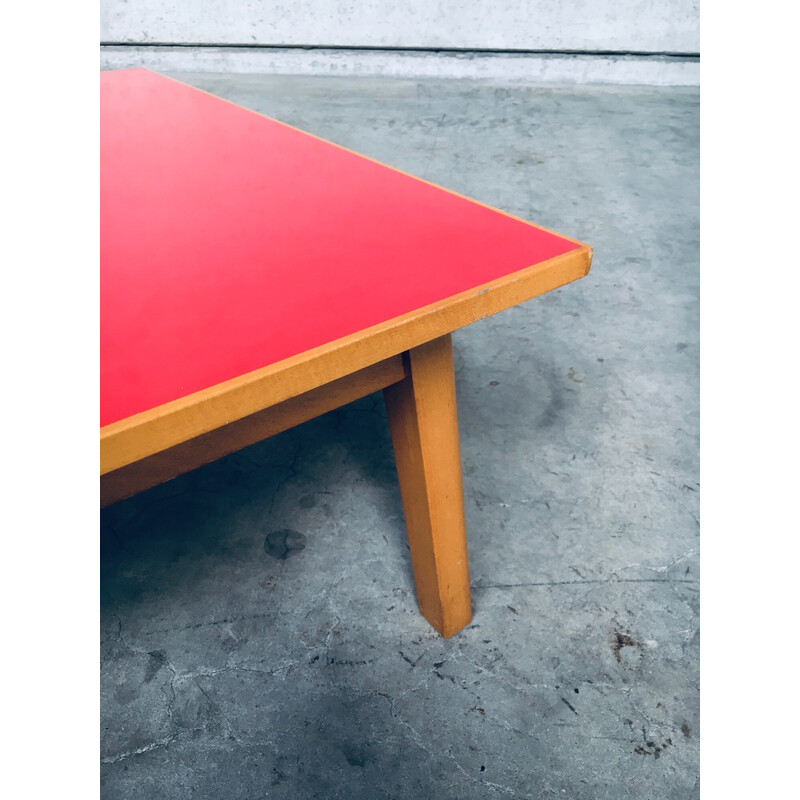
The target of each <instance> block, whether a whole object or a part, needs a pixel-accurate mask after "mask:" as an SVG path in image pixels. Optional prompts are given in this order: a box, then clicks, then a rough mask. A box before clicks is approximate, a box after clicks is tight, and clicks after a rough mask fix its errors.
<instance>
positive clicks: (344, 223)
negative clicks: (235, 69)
mask: <svg viewBox="0 0 800 800" xmlns="http://www.w3.org/2000/svg"><path fill="white" fill-rule="evenodd" d="M100 81H101V107H100V108H101V151H100V158H101V224H100V230H101V241H100V249H101V278H100V294H101V336H100V345H101V421H100V424H101V426H103V425H108V424H110V423H112V422H116V421H118V420H120V419H123V418H125V417H129V416H131V415H133V414H137V413H139V412H142V411H145V410H148V409H150V408H153V407H155V406H158V405H161V404H163V403H166V402H169V401H171V400H176V399H178V398H180V397H183V396H185V395H187V394H191V393H192V392H196V391H199V390H201V389H205V388H207V387H210V386H213V385H215V384H218V383H221V382H222V381H226V380H229V379H231V378H234V377H237V376H239V375H243V374H245V373H247V372H251V371H253V370H256V369H259V368H261V367H265V366H268V365H270V364H273V363H275V362H277V361H280V360H282V359H285V358H287V357H289V356H292V355H296V354H298V353H302V352H304V351H306V350H309V349H311V348H314V347H317V346H319V345H322V344H326V343H328V342H331V341H334V340H336V339H339V338H341V337H343V336H346V335H348V334H352V333H356V332H358V331H360V330H363V329H365V328H368V327H370V326H372V325H375V324H378V323H381V322H385V321H387V320H390V319H392V318H394V317H397V316H400V315H402V314H406V313H408V312H410V311H413V310H415V309H418V308H421V307H423V306H426V305H428V304H430V303H433V302H436V301H439V300H443V299H446V298H448V297H450V296H452V295H455V294H458V293H460V292H463V291H466V290H469V289H472V288H474V287H477V286H480V285H482V284H484V283H487V282H489V281H492V280H494V279H496V278H500V277H502V276H504V275H507V274H509V273H512V272H516V271H518V270H520V269H523V268H525V267H528V266H531V265H533V264H536V263H539V262H541V261H544V260H546V259H548V258H551V257H553V256H556V255H559V254H561V253H564V252H567V251H569V250H573V249H575V248H577V247H578V246H579V245H577V244H576V243H574V242H571V241H569V240H567V239H563V238H561V237H559V236H556V235H555V234H552V233H549V232H547V231H543V230H541V229H540V228H537V227H535V226H533V225H529V224H526V223H524V222H522V221H520V220H517V219H514V218H513V217H510V216H508V215H506V214H503V213H502V212H499V211H495V210H493V209H490V208H487V207H486V206H483V205H480V204H479V203H475V202H472V201H470V200H467V199H465V198H463V197H460V196H458V195H456V194H453V193H451V192H448V191H446V190H444V189H441V188H438V187H436V186H432V185H430V184H428V183H425V182H424V181H421V180H418V179H416V178H413V177H411V176H409V175H406V174H403V173H401V172H398V171H396V170H393V169H391V168H389V167H387V166H385V165H383V164H379V163H377V162H375V161H372V160H370V159H368V158H364V157H362V156H359V155H356V154H355V153H352V152H350V151H348V150H345V149H343V148H341V147H338V146H336V145H333V144H331V143H329V142H326V141H323V140H321V139H318V138H316V137H314V136H312V135H310V134H306V133H303V132H302V131H299V130H297V129H296V128H292V127H289V126H287V125H284V124H282V123H280V122H277V121H275V120H272V119H269V118H266V117H263V116H261V115H259V114H256V113H254V112H252V111H248V110H246V109H244V108H240V107H238V106H236V105H233V104H231V103H228V102H226V101H224V100H221V99H219V98H216V97H213V96H211V95H209V94H206V93H205V92H202V91H199V90H197V89H193V88H191V87H189V86H186V85H184V84H181V83H178V82H177V81H174V80H171V79H169V78H166V77H164V76H161V75H158V74H156V73H153V72H149V71H147V70H143V69H132V70H120V71H115V72H105V73H102V74H101V78H100Z"/></svg>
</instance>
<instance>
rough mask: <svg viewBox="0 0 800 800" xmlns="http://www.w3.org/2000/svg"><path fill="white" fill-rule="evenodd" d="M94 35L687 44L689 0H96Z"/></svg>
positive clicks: (234, 40) (524, 46) (433, 44)
mask: <svg viewBox="0 0 800 800" xmlns="http://www.w3.org/2000/svg"><path fill="white" fill-rule="evenodd" d="M101 38H102V40H103V41H113V42H136V43H140V44H146V43H151V42H168V43H216V44H271V45H328V46H334V47H341V46H352V47H403V48H404V47H423V48H438V47H455V48H465V49H486V48H490V49H501V50H594V51H596V50H603V51H606V50H614V51H626V52H627V51H646V52H673V53H696V52H698V51H699V49H700V43H699V24H698V2H697V0H505V2H503V0H498V1H497V2H487V1H486V0H416V1H415V2H407V3H403V2H397V0H317V1H316V2H314V0H295V1H294V2H293V1H292V0H282V2H271V1H270V0H264V1H262V2H258V0H103V1H102V8H101Z"/></svg>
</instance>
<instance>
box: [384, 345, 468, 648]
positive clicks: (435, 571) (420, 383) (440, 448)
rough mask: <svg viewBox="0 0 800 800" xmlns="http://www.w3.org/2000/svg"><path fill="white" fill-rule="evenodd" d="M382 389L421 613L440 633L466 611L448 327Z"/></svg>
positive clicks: (455, 625) (451, 629)
mask: <svg viewBox="0 0 800 800" xmlns="http://www.w3.org/2000/svg"><path fill="white" fill-rule="evenodd" d="M403 357H404V358H405V359H406V360H407V368H408V369H407V377H406V378H405V379H404V380H402V381H400V383H396V384H394V385H392V386H387V387H386V388H385V389H384V390H383V395H384V399H385V401H386V411H387V414H388V417H389V426H390V428H391V431H392V443H393V445H394V454H395V461H396V463H397V474H398V477H399V480H400V493H401V495H402V498H403V510H404V512H405V518H406V528H407V531H408V541H409V545H410V547H411V563H412V565H413V567H414V580H415V582H416V586H417V602H418V603H419V609H420V611H421V612H422V615H423V616H424V617H425V619H427V620H428V622H430V623H431V625H433V627H434V628H436V630H437V631H439V633H441V634H442V636H445V637H447V636H452V635H453V634H454V633H456V632H457V631H459V630H461V628H463V627H464V626H465V625H466V624H467V623H468V622H469V621H470V619H471V617H472V608H471V606H470V596H469V567H468V564H467V539H466V530H465V525H464V495H463V489H462V483H461V456H460V450H459V444H458V418H457V415H456V385H455V374H454V372H453V348H452V342H451V338H450V334H447V335H446V336H442V337H440V338H438V339H434V340H433V341H432V342H428V343H427V344H424V345H421V346H420V347H415V348H414V349H413V350H409V351H408V352H407V353H405V354H404V356H403Z"/></svg>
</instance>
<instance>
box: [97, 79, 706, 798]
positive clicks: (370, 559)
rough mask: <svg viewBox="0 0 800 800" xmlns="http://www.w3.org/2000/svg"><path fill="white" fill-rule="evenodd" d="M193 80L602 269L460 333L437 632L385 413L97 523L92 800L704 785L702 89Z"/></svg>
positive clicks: (240, 457)
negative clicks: (455, 462) (459, 504)
mask: <svg viewBox="0 0 800 800" xmlns="http://www.w3.org/2000/svg"><path fill="white" fill-rule="evenodd" d="M181 77H182V78H183V79H184V80H187V82H189V83H192V84H193V85H196V86H199V87H201V88H204V89H207V90H208V91H211V92H214V93H217V94H220V95H222V96H224V97H227V98H229V99H231V100H234V101H236V102H238V103H241V104H243V105H245V106H249V107H251V108H254V109H256V110H259V111H262V112H264V113H267V114H270V115H272V116H275V117H277V118H279V119H282V120H284V121H286V122H289V123H292V124H295V125H298V126H300V127H302V128H305V129H307V130H309V131H312V132H314V133H317V134H319V135H322V136H324V137H326V138H329V139H332V140H333V141H335V142H338V143H341V144H343V145H346V146H348V147H351V148H353V149H355V150H358V151H360V152H363V153H365V154H368V155H370V156H373V157H375V158H378V159H380V160H383V161H386V162H388V163H390V164H393V165H395V166H397V167H400V168H401V169H404V170H407V171H409V172H412V173H415V174H418V175H420V176H422V177H425V178H427V179H429V180H432V181H435V182H437V183H441V184H443V185H445V186H447V187H449V188H452V189H455V190H457V191H459V192H462V193H464V194H467V195H470V196H473V197H475V198H477V199H480V200H482V201H485V202H487V203H490V204H492V205H495V206H498V207H499V208H502V209H505V210H508V211H510V212H512V213H515V214H518V215H520V216H522V217H525V218H528V219H531V220H534V221H536V222H538V223H540V224H542V225H544V226H547V227H552V228H554V229H556V230H558V231H560V232H562V233H565V234H567V235H570V236H573V237H575V238H578V239H581V240H583V241H586V242H588V243H590V244H591V245H593V247H594V253H595V256H594V264H593V267H592V271H591V273H590V274H589V276H588V277H587V278H585V279H583V280H581V281H579V282H578V283H575V284H572V285H570V286H567V287H564V288H562V289H560V290H558V291H555V292H552V293H550V294H548V295H545V296H543V297H540V298H537V299H534V300H532V301H530V302H529V303H526V304H524V305H523V306H521V307H518V308H515V309H511V310H509V311H506V312H503V313H501V314H499V315H497V316H495V317H492V318H490V319H486V320H483V321H481V322H478V323H476V324H474V325H472V326H470V327H469V328H466V329H464V330H462V331H459V332H457V333H456V334H454V337H453V341H454V347H455V357H456V369H457V375H456V379H457V389H458V395H459V404H460V405H459V419H460V426H461V437H462V458H463V466H464V484H465V503H466V514H467V526H468V537H469V548H470V568H471V579H472V587H473V604H474V620H473V623H472V624H471V625H470V626H469V627H468V628H467V629H466V630H464V631H463V632H461V633H460V634H459V635H456V636H455V637H453V638H452V639H449V640H443V639H441V638H439V637H438V635H437V634H436V633H435V632H434V631H433V630H432V629H431V628H430V627H429V626H428V624H427V623H426V622H425V620H424V619H423V618H422V617H421V616H420V615H419V614H418V612H417V609H416V604H415V599H414V587H413V580H412V575H411V566H410V560H409V554H408V549H407V546H406V544H405V538H404V537H405V532H404V526H403V516H402V508H401V504H400V495H399V491H398V488H397V485H396V474H395V470H394V463H393V456H392V448H391V441H390V438H389V433H388V429H387V425H386V418H385V411H384V407H383V401H382V398H381V396H380V394H377V395H374V396H372V397H369V398H365V399H364V400H362V401H359V402H357V403H354V404H352V405H350V406H347V407H345V408H343V409H341V410H339V411H337V412H334V413H331V414H328V415H326V416H324V417H321V418H319V419H317V420H314V421H311V422H309V423H307V424H305V425H303V426H301V427H299V428H296V429H294V430H292V431H288V432H286V433H284V434H282V435H280V436H277V437H275V438H273V439H270V440H267V441H266V442H263V443H261V444H258V445H255V446H253V447H251V448H248V449H247V450H244V451H242V452H240V453H237V454H234V455H232V456H230V457H228V458H226V459H223V460H221V461H219V462H216V463H214V464H211V465H209V466H207V467H204V468H202V469H200V470H197V471H196V472H194V473H191V474H189V475H186V476H183V477H181V478H179V479H176V480H175V481H173V482H171V483H168V484H165V485H163V486H161V487H157V488H156V489H153V490H151V491H149V492H146V493H144V494H142V495H140V496H138V497H135V498H133V499H131V500H128V501H125V502H123V503H119V504H117V505H116V506H112V507H110V508H109V509H106V510H105V511H104V512H103V513H102V600H101V604H102V767H101V780H102V794H103V796H104V797H107V798H114V799H115V800H123V799H124V798H137V799H138V800H142V799H143V798H190V797H191V798H214V799H215V800H219V798H230V799H231V800H234V799H238V798H242V799H244V798H247V799H248V800H249V799H250V798H264V797H268V798H347V799H348V800H353V799H354V798H369V799H370V800H373V798H375V799H377V798H392V799H393V800H401V799H404V798H431V797H437V798H453V799H454V800H455V799H456V798H488V797H495V796H496V797H514V798H546V797H557V798H561V797H566V798H573V799H575V800H577V799H578V798H580V799H583V798H585V799H586V800H600V799H601V798H636V799H637V800H645V799H646V798H659V799H660V800H666V798H682V799H683V798H690V797H697V796H698V794H699V781H698V774H699V740H698V733H699V730H698V722H699V720H698V715H699V685H698V682H699V667H698V660H699V622H698V611H699V600H698V578H699V573H698V564H699V557H698V505H699V502H698V494H699V484H698V480H699V434H698V428H699V408H698V403H699V369H698V361H699V356H698V335H699V312H698V282H699V277H698V239H699V232H698V231H699V224H698V217H699V208H698V201H699V197H698V139H699V137H698V121H699V119H698V118H699V106H698V100H699V98H698V92H697V90H694V89H675V88H673V89H665V88H659V89H654V88H630V87H628V88H608V87H604V88H599V87H597V88H536V87H519V86H516V87H514V88H508V87H501V86H495V85H489V84H485V83H473V82H460V81H435V82H423V83H417V82H410V81H397V80H391V79H380V80H377V79H367V78H360V79H337V78H319V79H309V78H276V77H259V76H220V75H192V76H181ZM265 310H266V311H268V308H267V309H265ZM287 530H290V531H295V532H298V533H299V534H302V537H300V536H297V535H294V534H293V535H291V536H289V539H288V541H289V543H290V544H291V543H292V542H297V543H299V544H303V543H304V545H305V547H304V548H303V549H299V547H298V548H297V549H292V550H289V551H288V557H284V558H280V557H279V556H280V555H282V554H283V555H286V553H287V551H286V548H285V547H282V546H281V542H283V541H285V536H284V534H283V533H280V532H281V531H287ZM271 534H274V535H271Z"/></svg>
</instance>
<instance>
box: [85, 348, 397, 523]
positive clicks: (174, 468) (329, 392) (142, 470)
mask: <svg viewBox="0 0 800 800" xmlns="http://www.w3.org/2000/svg"><path fill="white" fill-rule="evenodd" d="M407 372H408V370H407V367H406V365H405V361H404V360H403V357H402V356H401V355H397V356H392V358H388V359H386V360H385V361H380V362H379V363H377V364H373V365H372V366H370V367H367V368H366V369H362V370H359V371H358V372H355V373H353V374H352V375H346V376H345V377H343V378H339V379H338V380H335V381H333V382H331V383H328V384H325V385H324V386H320V387H318V388H316V389H312V390H311V391H310V392H305V393H304V394H301V395H298V396H297V397H292V398H290V399H289V400H284V401H283V402H282V403H278V404H277V405H275V406H271V407H270V408H267V409H264V410H263V411H257V412H256V413H255V414H250V415H249V416H246V417H242V418H241V419H237V420H235V421H234V422H231V423H230V424H228V425H223V426H222V427H221V428H215V429H214V430H211V431H208V432H207V433H204V434H201V435H200V436H197V437H195V438H194V439H190V440H189V441H186V442H182V443H181V444H178V445H175V446H173V447H170V448H168V449H166V450H162V451H160V452H158V453H155V454H154V455H151V456H148V457H147V458H143V459H141V460H139V461H135V462H133V463H132V464H128V465H127V466H124V467H120V469H116V470H114V471H112V472H107V473H106V474H105V475H101V476H100V506H101V507H104V506H108V505H111V504H112V503H116V502H118V501H119V500H124V499H125V498H126V497H131V496H132V495H134V494H138V493H139V492H143V491H145V490H146V489H150V488H151V487H153V486H157V485H158V484H160V483H164V482H166V481H169V480H172V478H176V477H177V476H178V475H183V474H184V473H185V472H190V471H191V470H193V469H196V468H197V467H201V466H202V465H203V464H207V463H209V462H210V461H215V460H216V459H218V458H222V457H223V456H226V455H229V454H230V453H234V452H236V451H237V450H241V449H242V448H243V447H248V446H249V445H251V444H255V443H256V442H260V441H262V440H263V439H267V438H269V437H270V436H274V435H275V434H277V433H281V432H282V431H285V430H287V429H289V428H293V427H294V426H295V425H300V424H302V423H303V422H307V421H308V420H310V419H314V417H318V416H319V415H320V414H325V413H326V412H328V411H333V409H335V408H339V407H340V406H343V405H346V404H347V403H351V402H353V401H354V400H358V399H359V398H361V397H366V396H367V395H369V394H372V393H373V392H377V391H379V390H380V389H385V388H387V387H388V386H391V385H392V384H395V383H398V382H399V381H402V380H403V379H404V378H405V377H406V375H407Z"/></svg>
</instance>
